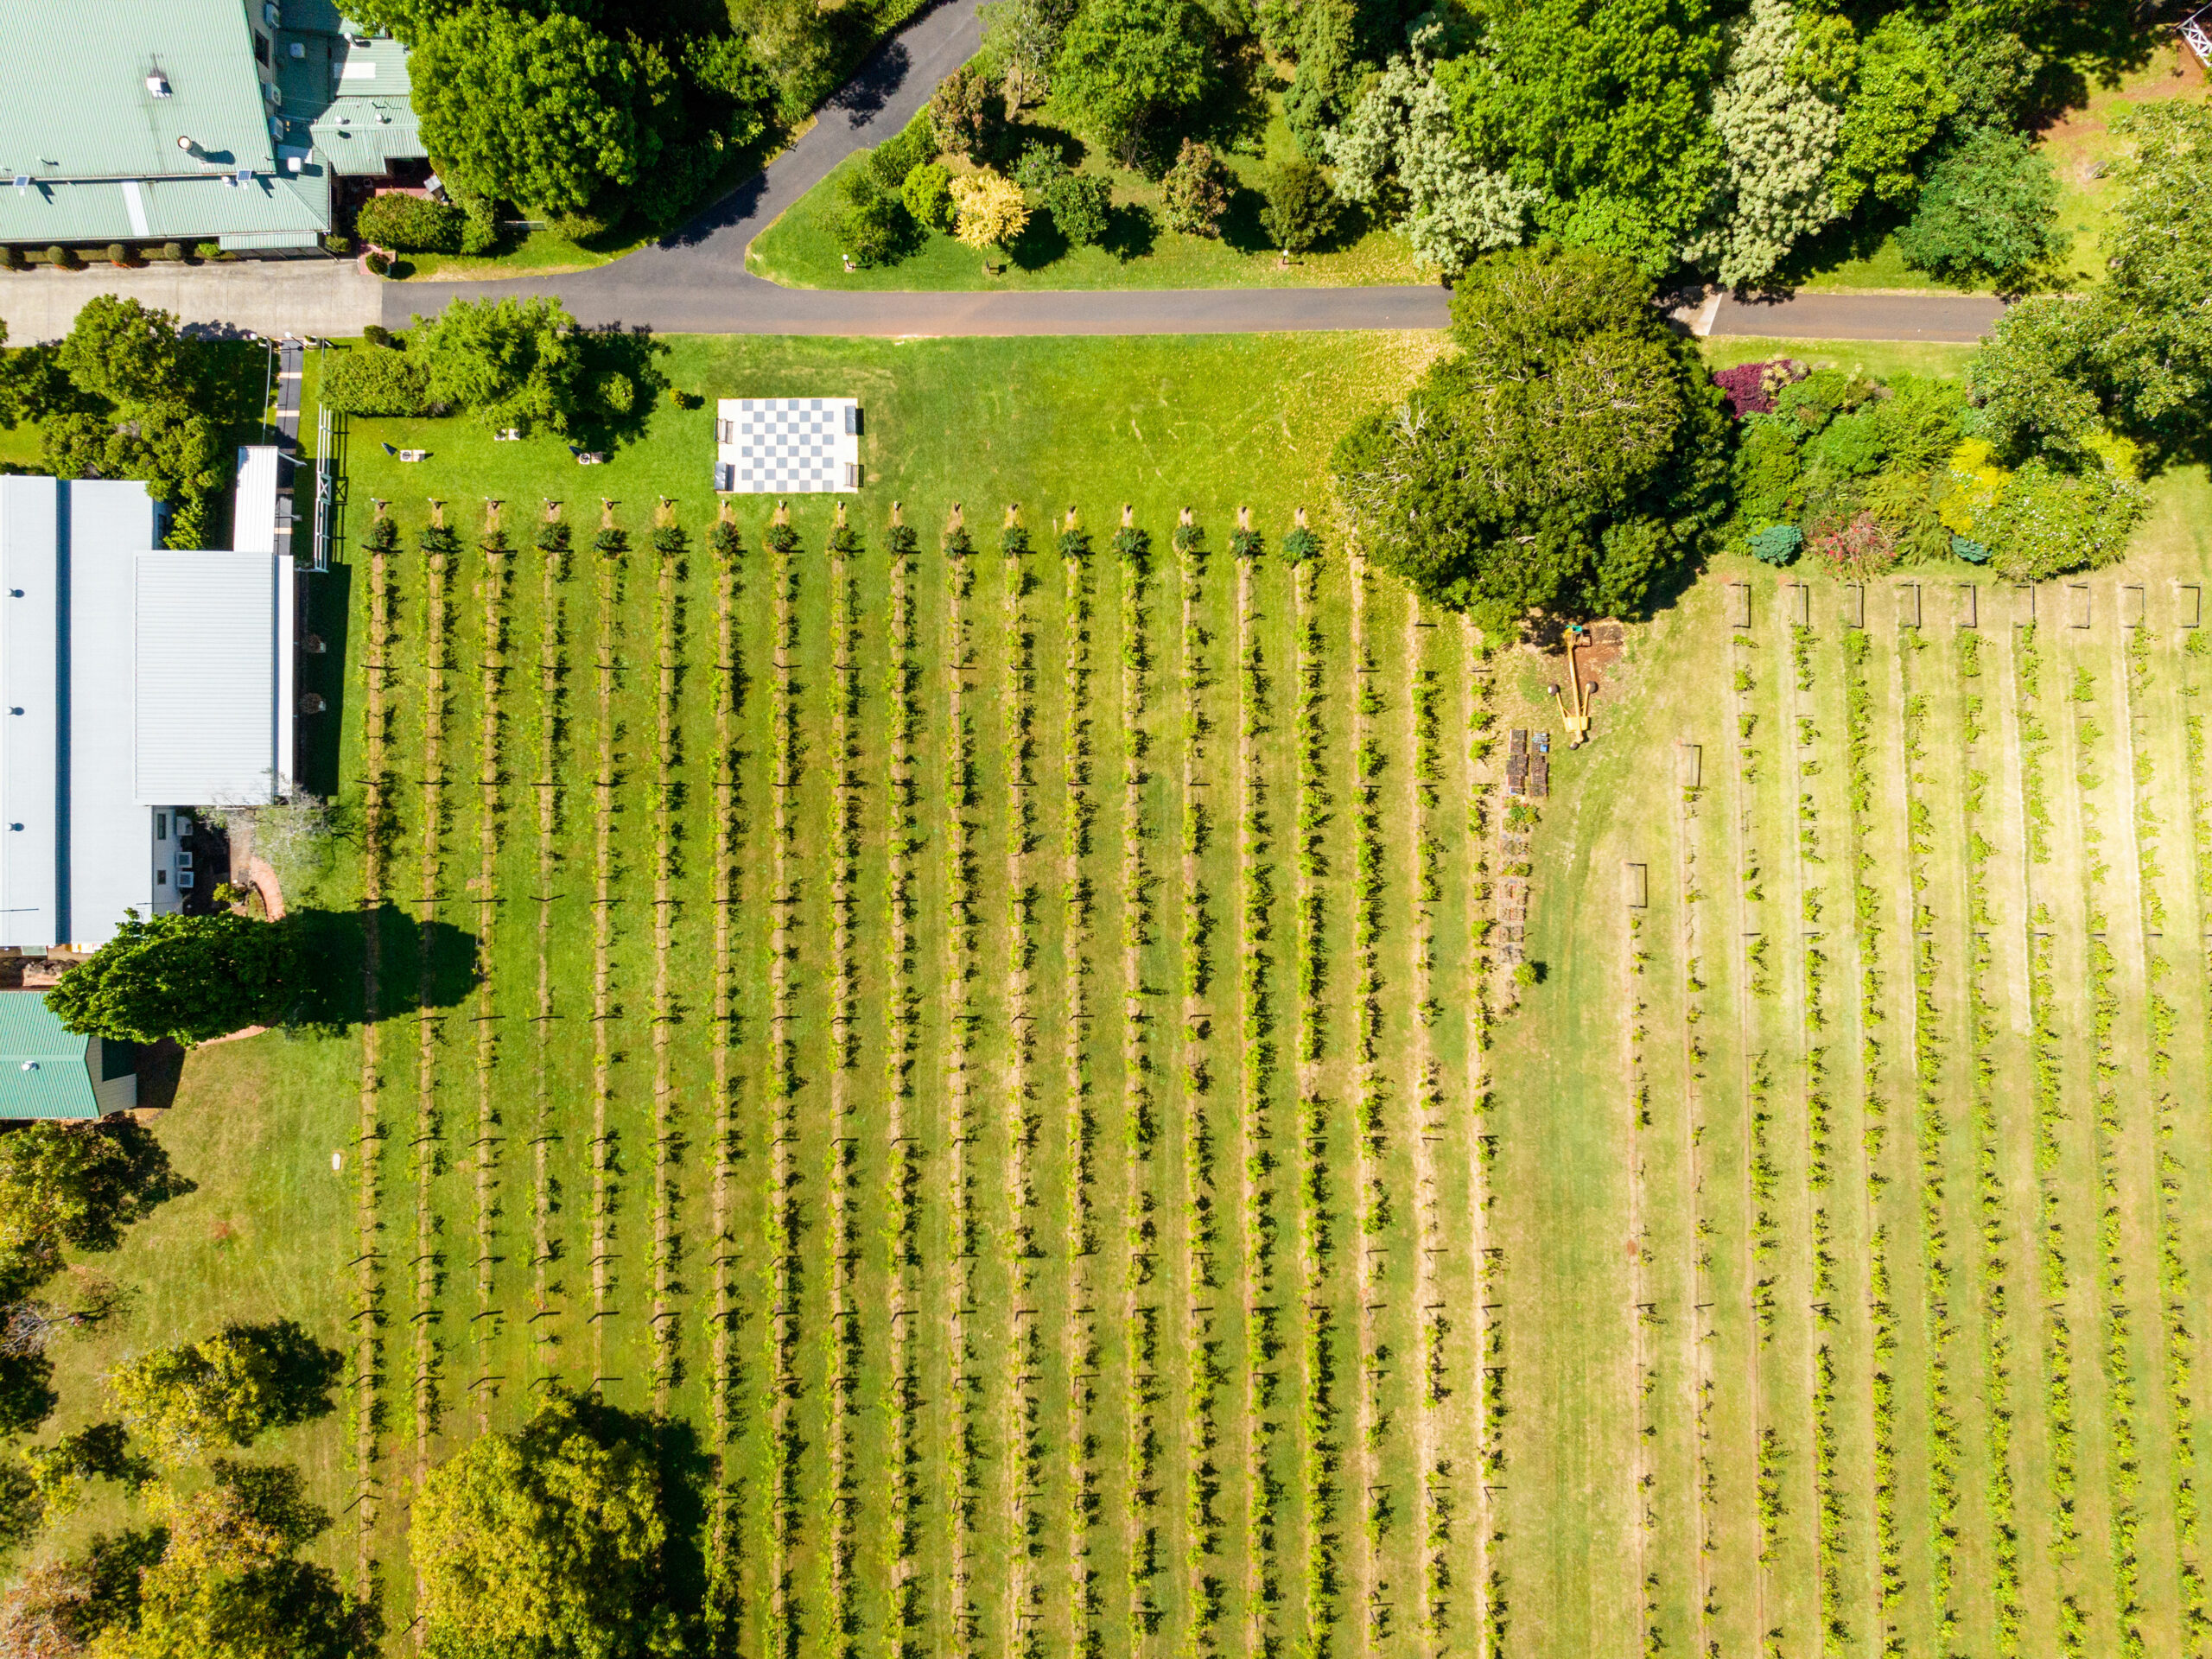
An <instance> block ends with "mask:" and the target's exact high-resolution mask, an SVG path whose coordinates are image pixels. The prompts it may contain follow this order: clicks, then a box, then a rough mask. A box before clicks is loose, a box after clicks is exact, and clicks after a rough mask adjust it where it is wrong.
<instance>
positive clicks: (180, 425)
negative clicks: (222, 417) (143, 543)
mask: <svg viewBox="0 0 2212 1659" xmlns="http://www.w3.org/2000/svg"><path fill="white" fill-rule="evenodd" d="M13 355H14V356H15V357H16V359H18V361H16V363H14V364H11V365H10V375H9V377H8V378H9V379H10V382H11V383H12V385H11V394H12V395H11V396H10V399H9V401H10V403H11V404H13V405H14V406H15V407H16V409H17V410H19V411H20V412H21V413H23V414H27V415H29V416H31V417H32V418H34V419H36V420H39V421H41V422H42V423H43V424H42V427H41V432H40V446H41V454H42V458H43V461H44V464H45V466H46V468H47V470H48V471H49V472H51V473H53V474H54V475H55V476H56V477H58V478H138V479H143V480H146V489H147V493H148V494H149V495H151V496H152V497H153V498H154V499H156V501H162V502H166V503H168V505H169V506H170V508H171V510H172V512H173V513H174V514H175V516H176V519H177V523H178V525H179V527H180V528H181V529H186V530H190V531H197V530H198V529H199V528H200V527H201V526H202V524H204V516H205V509H206V505H207V498H208V497H209V496H210V495H211V494H212V493H213V492H214V491H216V490H218V489H219V488H220V487H222V486H224V485H225V484H226V483H227V482H228V481H229V478H230V463H231V447H230V445H229V443H228V442H226V435H225V433H224V431H223V429H222V426H221V424H220V423H219V421H218V420H217V418H216V417H215V416H214V415H213V414H212V413H211V412H210V410H209V406H210V404H211V403H212V401H213V399H212V397H211V396H210V393H209V389H208V387H207V385H206V384H205V383H206V371H207V358H206V354H205V350H204V348H202V347H200V346H197V345H196V344H195V343H194V342H193V341H191V340H186V339H184V338H183V337H181V335H180V334H178V333H177V327H176V318H175V315H173V314H172V313H170V312H167V311H161V310H156V309H153V308H149V307H147V306H143V305H142V304H140V303H139V302H137V301H136V300H124V299H118V298H116V297H115V296H112V295H105V294H102V295H95V296H92V298H91V299H90V300H89V301H87V302H86V304H85V307H84V308H83V309H82V310H81V311H79V313H78V315H77V318H76V321H75V322H74V323H73V325H72V327H71V328H70V331H69V333H68V334H67V337H66V338H64V339H63V340H61V342H60V345H59V346H55V347H53V348H51V349H48V348H45V347H35V348H33V349H32V350H30V351H28V352H22V353H14V354H13ZM170 544H171V545H173V546H174V545H177V544H179V543H178V540H177V537H175V535H172V537H171V543H170ZM184 544H186V545H198V543H197V542H188V543H184Z"/></svg>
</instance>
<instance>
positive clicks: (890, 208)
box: [835, 167, 915, 265]
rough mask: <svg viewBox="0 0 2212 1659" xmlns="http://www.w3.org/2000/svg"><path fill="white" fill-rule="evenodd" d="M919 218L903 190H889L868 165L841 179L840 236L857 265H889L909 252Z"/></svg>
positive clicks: (837, 220)
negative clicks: (907, 202)
mask: <svg viewBox="0 0 2212 1659" xmlns="http://www.w3.org/2000/svg"><path fill="white" fill-rule="evenodd" d="M914 224H915V221H914V219H913V218H912V215H910V214H909V213H907V212H906V203H905V200H904V194H903V192H901V191H898V190H886V189H885V188H883V187H882V186H881V185H880V184H878V183H877V182H876V181H875V175H874V173H873V172H871V171H870V170H869V169H868V168H865V167H855V168H848V169H846V171H845V172H844V173H843V175H841V176H840V177H839V179H838V181H837V213H836V220H835V225H836V232H837V236H838V239H839V240H840V241H842V243H843V244H844V248H845V251H846V252H847V253H849V255H851V256H852V260H853V263H854V264H856V265H887V264H893V262H895V261H896V260H898V259H899V257H901V256H902V255H904V254H905V253H906V248H907V245H908V243H909V242H910V241H911V240H912V235H913V229H914Z"/></svg>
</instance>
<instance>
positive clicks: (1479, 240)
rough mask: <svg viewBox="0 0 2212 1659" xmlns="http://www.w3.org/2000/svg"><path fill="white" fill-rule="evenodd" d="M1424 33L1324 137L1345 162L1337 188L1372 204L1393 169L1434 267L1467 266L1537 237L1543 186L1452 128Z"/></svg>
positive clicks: (1408, 218) (1418, 253) (1416, 238)
mask: <svg viewBox="0 0 2212 1659" xmlns="http://www.w3.org/2000/svg"><path fill="white" fill-rule="evenodd" d="M1427 39H1428V32H1427V31H1426V30H1424V31H1423V32H1422V33H1421V34H1420V35H1415V36H1414V41H1413V54H1412V55H1411V56H1410V57H1396V58H1393V59H1391V60H1390V66H1389V68H1387V69H1385V70H1384V71H1383V78H1382V79H1380V80H1379V81H1377V82H1376V84H1375V86H1373V88H1372V89H1370V91H1369V92H1368V94H1367V96H1366V97H1365V98H1363V99H1361V100H1360V101H1359V105H1358V107H1357V108H1356V109H1354V110H1353V111H1352V113H1351V119H1350V120H1348V121H1346V122H1345V123H1344V125H1343V126H1342V127H1339V128H1338V129H1336V130H1333V131H1331V132H1329V133H1328V134H1327V135H1326V137H1325V139H1324V142H1325V144H1326V145H1327V148H1328V151H1329V159H1330V160H1331V161H1332V162H1334V163H1335V164H1336V168H1337V194H1338V195H1339V196H1342V197H1343V198H1344V200H1347V201H1356V202H1360V203H1362V204H1365V203H1370V202H1373V201H1375V200H1377V198H1379V197H1380V196H1381V195H1382V194H1383V187H1384V185H1385V184H1386V183H1387V181H1389V179H1390V178H1391V177H1393V176H1395V178H1396V179H1397V181H1398V183H1399V185H1400V187H1401V188H1402V189H1403V190H1404V192H1405V195H1406V213H1405V216H1404V218H1403V219H1402V220H1401V221H1400V223H1399V228H1400V229H1402V231H1404V232H1405V233H1406V237H1407V239H1408V241H1410V242H1411V243H1412V244H1413V248H1414V257H1416V258H1417V259H1419V260H1421V262H1422V263H1423V264H1430V265H1435V266H1438V267H1440V269H1442V270H1446V271H1461V270H1465V269H1466V268H1467V267H1468V266H1469V265H1471V264H1473V263H1474V261H1475V260H1476V258H1477V257H1479V256H1480V255H1482V254H1484V253H1488V252H1491V251H1493V250H1495V249H1498V248H1511V247H1518V246H1519V245H1521V244H1522V242H1524V241H1526V240H1527V239H1528V235H1529V215H1530V213H1532V212H1533V211H1534V209H1535V206H1536V204H1537V203H1538V202H1540V201H1541V200H1543V192H1542V191H1541V189H1538V188H1533V187H1529V186H1525V185H1519V184H1516V183H1515V182H1514V181H1513V180H1512V179H1511V178H1510V176H1509V175H1506V174H1503V173H1499V172H1494V171H1492V170H1491V169H1490V168H1485V167H1481V166H1478V164H1477V163H1476V162H1475V159H1474V157H1473V156H1471V155H1469V154H1468V153H1467V151H1466V149H1465V148H1464V147H1462V145H1461V144H1460V143H1459V137H1458V136H1457V135H1456V134H1455V133H1454V132H1453V130H1452V105H1451V100H1450V99H1448V98H1447V97H1446V94H1445V92H1444V89H1443V88H1442V87H1440V86H1438V85H1437V84H1436V68H1435V64H1434V62H1433V60H1432V59H1431V58H1430V57H1429V54H1427V51H1425V50H1424V49H1423V48H1424V46H1425V44H1426V42H1427Z"/></svg>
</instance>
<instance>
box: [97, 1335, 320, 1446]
mask: <svg viewBox="0 0 2212 1659" xmlns="http://www.w3.org/2000/svg"><path fill="white" fill-rule="evenodd" d="M342 1364H343V1360H342V1359H341V1357H340V1355H339V1354H338V1352H337V1351H336V1350H334V1349H330V1348H325V1347H323V1346H322V1345H321V1344H320V1343H318V1342H316V1341H315V1338H312V1337H311V1336H309V1335H308V1333H307V1332H306V1331H304V1330H303V1329H302V1328H301V1327H300V1326H299V1325H296V1324H295V1323H294V1322H293V1321H292V1320H290V1319H278V1320H276V1321H274V1322H273V1323H270V1324H268V1325H226V1326H225V1327H224V1328H223V1329H222V1330H221V1331H220V1332H218V1333H217V1334H215V1335H214V1336H212V1337H207V1338H202V1339H201V1340H200V1341H198V1342H188V1343H178V1344H175V1345H174V1346H171V1347H168V1348H156V1349H155V1350H153V1351H151V1352H150V1353H146V1354H142V1355H141V1356H139V1357H137V1359H134V1360H131V1361H130V1362H129V1363H126V1364H124V1365H120V1366H118V1367H117V1368H116V1370H114V1372H113V1373H111V1375H110V1376H109V1378H108V1388H109V1390H110V1391H111V1393H112V1394H113V1395H115V1400H116V1403H117V1405H118V1407H119V1408H121V1410H122V1413H123V1420H124V1422H125V1423H126V1424H127V1425H128V1426H129V1427H130V1429H131V1430H132V1431H133V1432H135V1433H138V1434H140V1435H142V1436H143V1437H144V1440H145V1442H146V1446H147V1448H148V1450H149V1452H152V1454H153V1455H154V1456H155V1457H156V1459H159V1460H160V1461H161V1462H162V1463H164V1464H168V1465H176V1464H181V1463H189V1462H191V1461H193V1460H194V1459H197V1458H199V1457H200V1455H201V1454H202V1453H204V1452H207V1451H210V1450H212V1449H213V1448H216V1447H219V1446H251V1445H252V1444H253V1443H254V1441H255V1440H258V1439H259V1438H260V1437H261V1436H262V1435H263V1434H264V1433H267V1432H268V1431H269V1430H270V1429H272V1428H289V1427H292V1426H293V1425H295V1424H298V1423H303V1422H306V1421H308V1419H310V1418H313V1417H319V1416H321V1415H322V1414H324V1413H326V1412H327V1411H328V1410H329V1409H330V1389H331V1387H332V1385H333V1384H334V1383H336V1382H337V1380H338V1373H339V1370H340V1367H341V1365H342Z"/></svg>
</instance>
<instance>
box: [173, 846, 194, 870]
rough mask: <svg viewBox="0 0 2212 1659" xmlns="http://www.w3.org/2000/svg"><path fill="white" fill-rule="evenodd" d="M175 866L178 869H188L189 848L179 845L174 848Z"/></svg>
mask: <svg viewBox="0 0 2212 1659" xmlns="http://www.w3.org/2000/svg"><path fill="white" fill-rule="evenodd" d="M176 867H177V868H179V869H180V870H188V869H190V868H192V849H191V848H189V847H180V848H178V849H176Z"/></svg>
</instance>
